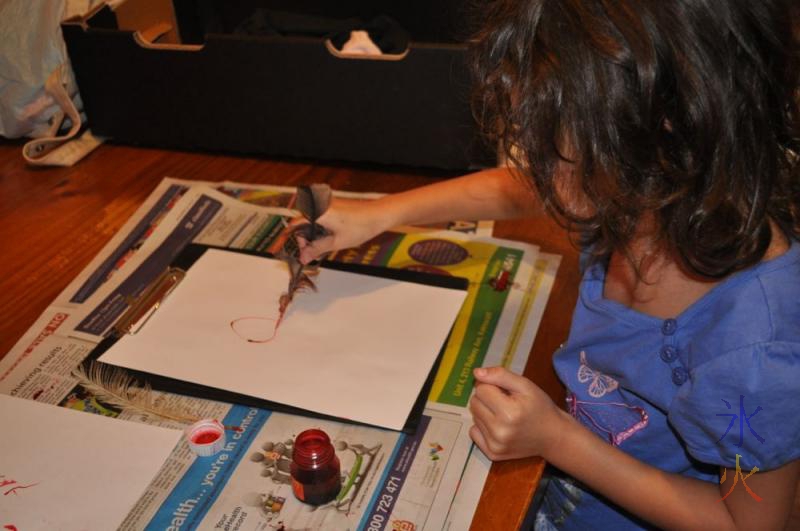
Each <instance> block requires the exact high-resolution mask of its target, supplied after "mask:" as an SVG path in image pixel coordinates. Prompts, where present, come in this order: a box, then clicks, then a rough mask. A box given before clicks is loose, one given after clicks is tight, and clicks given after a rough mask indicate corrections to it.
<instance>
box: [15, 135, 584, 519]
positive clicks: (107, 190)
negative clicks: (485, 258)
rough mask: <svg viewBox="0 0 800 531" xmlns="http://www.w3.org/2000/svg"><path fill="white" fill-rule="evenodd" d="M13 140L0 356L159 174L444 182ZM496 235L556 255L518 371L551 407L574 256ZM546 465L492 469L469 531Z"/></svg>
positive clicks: (543, 236) (513, 510) (523, 490)
mask: <svg viewBox="0 0 800 531" xmlns="http://www.w3.org/2000/svg"><path fill="white" fill-rule="evenodd" d="M20 149H21V143H19V142H8V141H2V140H0V250H1V251H2V260H0V357H2V356H4V355H5V354H6V353H7V352H8V351H9V350H10V349H11V347H12V346H13V345H14V343H16V341H17V340H18V339H19V338H20V336H22V334H23V333H24V332H25V331H26V330H27V329H28V328H29V327H30V326H31V325H32V324H33V322H34V321H35V320H36V318H37V317H38V316H39V315H40V314H41V313H42V312H43V311H44V310H45V308H46V307H47V306H48V305H49V304H50V302H51V301H52V300H53V299H55V297H56V295H58V293H60V292H61V290H63V289H64V288H65V287H66V286H67V284H68V283H69V282H70V281H71V280H72V279H73V278H74V277H75V276H77V275H78V273H79V272H80V271H81V270H82V269H83V268H84V267H86V265H87V264H88V263H89V261H90V260H91V259H92V258H93V257H94V256H95V255H96V254H97V253H98V252H99V251H100V250H101V248H102V247H103V245H105V243H106V242H107V241H108V240H109V239H110V238H111V237H112V236H113V235H114V233H116V232H117V231H118V230H119V228H120V227H121V226H122V225H123V223H124V222H125V221H126V220H127V219H128V218H129V217H130V216H131V215H132V214H133V212H134V211H135V210H136V208H137V207H138V206H139V205H140V204H141V202H142V201H143V200H144V199H145V198H146V197H147V196H148V195H149V194H150V192H151V191H152V190H153V188H154V187H155V186H156V184H157V183H158V182H159V181H160V180H161V179H162V178H163V177H165V176H172V177H178V178H181V179H198V180H207V181H221V180H232V181H238V182H244V183H266V184H283V185H297V184H306V183H314V182H326V183H329V184H330V185H331V186H332V187H334V188H336V189H340V190H351V191H356V192H369V191H372V192H398V191H401V190H405V189H408V188H412V187H416V186H421V185H424V184H427V183H430V182H433V181H435V180H437V179H443V178H447V177H450V176H452V174H444V173H441V172H430V171H423V170H415V169H393V168H381V167H378V168H376V167H369V168H365V167H358V168H356V167H350V166H346V165H332V164H318V163H314V164H310V163H303V162H297V161H276V160H265V159H258V158H244V157H232V156H221V155H215V154H206V153H186V152H177V151H165V150H159V149H140V148H132V147H124V146H113V145H105V146H102V147H100V148H99V149H98V150H97V151H95V152H94V153H92V154H91V155H90V156H89V157H88V158H86V159H85V160H83V161H81V162H80V163H79V164H77V165H76V166H75V167H72V168H52V169H39V168H31V167H28V166H26V164H25V162H24V160H23V159H22V156H21V155H20ZM495 235H496V236H498V237H501V238H508V239H512V240H519V241H524V242H529V243H535V244H538V245H540V246H541V248H542V250H543V251H546V252H551V253H557V254H560V255H562V256H563V260H562V262H561V267H560V268H559V270H558V276H557V277H556V282H555V285H554V287H553V291H552V294H551V295H550V301H549V303H548V305H547V309H546V311H545V313H544V317H543V319H542V323H541V326H540V328H539V333H538V334H537V336H536V341H535V343H534V346H533V351H532V353H531V358H530V361H529V362H528V366H527V368H526V370H525V374H526V375H527V376H528V377H529V378H531V379H532V380H533V381H534V382H536V383H537V384H539V385H540V386H541V387H542V388H543V389H544V390H545V391H547V392H548V393H549V394H550V396H551V397H553V399H554V400H556V401H558V403H562V402H563V397H564V392H563V389H562V387H561V385H560V383H559V382H558V380H557V378H556V376H555V374H554V372H553V369H552V365H551V362H550V359H551V356H552V353H553V352H554V351H555V349H556V348H557V347H558V345H559V344H561V343H562V342H563V341H564V340H565V339H566V337H567V332H568V327H569V321H570V316H571V314H572V308H573V306H574V305H575V300H576V297H577V286H578V280H579V276H578V265H577V253H576V251H575V248H574V247H573V246H572V244H571V243H570V242H569V240H568V238H567V235H566V233H565V232H564V231H563V230H562V229H561V228H559V227H558V226H557V225H556V224H555V223H554V222H552V221H551V220H549V219H548V218H546V217H545V216H544V215H542V214H538V215H536V216H534V217H533V218H531V219H530V220H525V221H524V222H518V221H516V222H499V223H498V224H497V226H496V229H495ZM543 468H544V464H543V462H542V460H541V459H538V458H531V459H523V460H515V461H506V462H501V463H495V464H494V465H493V466H492V470H491V473H490V475H489V478H488V480H487V482H486V485H485V487H484V490H483V495H482V497H481V500H480V504H479V507H478V510H477V512H476V514H475V519H474V520H473V525H472V529H478V530H487V529H490V530H493V529H497V530H513V529H518V528H519V525H520V524H521V522H522V520H523V518H524V517H525V512H526V509H527V507H528V504H529V503H530V500H531V497H532V496H533V493H534V491H535V490H536V486H537V484H538V482H539V478H540V476H541V473H542V470H543Z"/></svg>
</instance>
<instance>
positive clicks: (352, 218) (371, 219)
mask: <svg viewBox="0 0 800 531" xmlns="http://www.w3.org/2000/svg"><path fill="white" fill-rule="evenodd" d="M379 202H380V200H378V201H372V200H364V201H360V200H355V199H340V198H333V200H332V201H331V205H330V207H329V208H328V210H327V211H326V212H325V214H323V215H322V216H320V217H319V219H318V220H317V223H318V224H319V225H322V226H323V227H325V229H326V230H327V231H328V232H329V234H330V235H329V236H325V237H324V238H319V239H317V240H314V241H313V242H309V241H307V240H306V239H305V238H303V237H302V236H299V235H298V236H297V243H298V246H299V248H300V262H301V263H303V264H307V263H309V262H311V261H312V260H317V259H319V258H320V257H321V256H322V255H324V254H326V253H329V252H332V251H337V250H339V249H347V248H350V247H356V246H358V245H360V244H362V243H364V242H365V241H367V240H369V239H370V238H373V237H374V236H377V235H378V234H380V233H381V232H383V231H385V230H388V229H390V228H391V222H390V221H389V219H388V216H386V215H385V213H384V212H382V210H381V209H380V207H378V205H377V204H376V203H379ZM305 223H308V220H306V219H304V218H295V219H293V220H292V222H291V223H290V227H295V226H297V225H302V224H305Z"/></svg>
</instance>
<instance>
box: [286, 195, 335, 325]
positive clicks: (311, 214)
mask: <svg viewBox="0 0 800 531" xmlns="http://www.w3.org/2000/svg"><path fill="white" fill-rule="evenodd" d="M330 203H331V188H330V186H328V185H327V184H312V185H310V186H309V185H302V186H298V187H297V197H296V199H295V207H296V208H297V210H299V211H300V213H301V214H303V217H305V218H306V219H307V220H308V223H302V224H300V225H297V226H295V227H294V228H292V229H291V232H290V233H289V238H288V239H287V240H286V243H285V244H284V246H283V248H282V249H281V251H280V252H279V253H278V258H280V259H281V260H283V261H284V262H286V264H287V265H288V266H289V287H288V288H287V290H286V291H285V292H284V293H283V294H281V296H280V299H279V301H278V320H277V321H276V323H275V329H276V330H277V328H278V326H279V325H280V323H281V321H283V318H284V316H285V315H286V310H287V309H288V308H289V304H291V302H292V301H293V300H294V296H295V295H296V294H297V293H298V292H300V291H303V290H305V289H311V290H314V291H316V289H317V287H316V286H315V285H314V281H313V280H311V277H312V276H314V275H316V274H317V273H318V270H319V268H318V266H317V265H303V264H302V263H300V258H299V254H300V252H299V251H300V249H299V246H298V245H297V236H302V237H303V238H304V239H305V240H306V241H307V242H309V243H311V242H313V241H314V240H316V239H318V238H323V237H325V236H328V235H329V234H330V233H329V232H328V230H327V229H325V227H323V226H322V225H320V224H318V223H317V219H319V217H320V216H321V215H322V214H324V213H325V211H326V210H328V207H329V206H330Z"/></svg>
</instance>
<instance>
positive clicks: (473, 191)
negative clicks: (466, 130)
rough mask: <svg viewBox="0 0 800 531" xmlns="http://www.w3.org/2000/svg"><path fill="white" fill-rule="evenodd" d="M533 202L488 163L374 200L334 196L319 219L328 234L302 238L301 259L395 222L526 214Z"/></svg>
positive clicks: (516, 180) (519, 184) (511, 177)
mask: <svg viewBox="0 0 800 531" xmlns="http://www.w3.org/2000/svg"><path fill="white" fill-rule="evenodd" d="M537 204H538V203H537V201H536V198H535V194H534V193H533V191H532V190H531V189H530V188H529V187H528V186H527V185H526V184H525V183H524V181H523V180H522V178H520V177H517V176H516V175H515V174H514V173H512V171H511V170H509V169H507V168H491V169H488V170H483V171H479V172H477V173H473V174H470V175H465V176H463V177H458V178H455V179H450V180H447V181H441V182H437V183H435V184H431V185H428V186H423V187H421V188H415V189H413V190H409V191H407V192H401V193H398V194H392V195H387V196H384V197H382V198H380V199H377V200H375V201H353V200H343V199H334V200H333V202H332V204H331V208H330V209H328V211H327V212H326V213H325V215H323V216H321V217H320V218H319V220H318V221H319V223H320V224H321V225H322V226H324V227H325V228H326V229H328V230H329V231H330V232H331V233H332V235H331V236H329V237H326V238H321V239H319V240H315V241H314V242H313V243H311V244H308V243H307V242H305V241H301V242H300V247H301V255H300V259H301V260H302V261H303V262H305V263H307V262H309V261H311V260H314V259H316V258H318V257H319V256H320V255H322V254H324V253H327V252H329V251H333V250H337V249H345V248H348V247H354V246H356V245H359V244H361V243H363V242H364V241H366V240H368V239H370V238H372V237H373V236H376V235H378V234H380V233H381V232H384V231H386V230H389V229H391V228H393V227H397V226H400V225H414V224H425V223H436V222H440V221H453V220H457V219H510V218H519V217H525V216H526V215H530V214H531V213H532V209H533V208H536V205H537Z"/></svg>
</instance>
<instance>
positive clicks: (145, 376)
mask: <svg viewBox="0 0 800 531" xmlns="http://www.w3.org/2000/svg"><path fill="white" fill-rule="evenodd" d="M209 249H217V250H221V251H225V252H232V253H241V254H248V255H252V256H259V257H262V258H267V259H272V258H274V257H273V256H272V255H270V254H267V253H260V252H255V251H247V250H240V249H229V248H225V247H215V246H209V245H198V244H189V245H187V246H186V247H185V248H184V249H183V250H182V251H181V253H180V254H179V255H178V256H177V257H176V258H175V260H173V262H172V264H171V265H170V267H169V268H168V269H167V270H166V271H165V272H164V273H163V274H162V275H161V276H160V277H159V279H157V280H156V281H155V282H154V283H153V284H152V285H151V286H150V288H148V289H147V290H146V291H145V292H144V293H143V294H142V295H141V297H139V299H137V301H135V302H134V303H133V304H132V305H131V307H130V308H129V309H128V311H127V312H126V313H125V314H123V315H122V316H121V317H120V319H119V320H118V321H117V324H116V325H115V326H114V327H113V328H112V329H111V331H110V332H109V333H108V334H107V335H106V337H104V338H103V340H102V341H100V343H99V344H98V345H97V346H96V347H95V348H94V349H92V351H91V352H90V353H89V355H88V356H87V357H86V359H85V360H84V361H83V362H82V365H83V366H84V368H86V367H88V365H89V364H91V363H94V364H96V365H101V366H107V367H114V368H118V367H117V366H116V365H108V364H104V363H102V362H99V361H97V359H98V358H99V357H100V356H101V355H103V353H105V352H106V351H107V350H108V349H109V348H111V346H112V345H114V343H116V342H117V341H118V340H119V339H120V338H121V337H122V336H123V335H124V334H126V333H131V332H132V329H134V330H138V329H139V328H141V327H143V326H146V320H147V318H148V317H149V316H150V315H152V313H154V312H155V311H157V308H158V304H159V303H160V302H161V300H163V298H164V297H166V296H167V295H168V294H169V293H170V292H171V291H172V290H173V289H175V288H176V287H177V286H178V284H179V283H180V280H181V279H182V278H183V275H185V273H186V271H188V270H189V269H190V268H191V267H192V265H193V264H194V263H195V262H197V260H199V259H200V257H201V256H203V254H205V252H206V251H207V250H209ZM320 267H322V268H324V269H332V270H336V271H345V272H350V273H359V274H363V275H371V276H378V277H382V278H388V279H392V280H399V281H404V282H413V283H417V284H425V285H429V286H436V287H442V288H449V289H460V290H466V289H467V287H468V285H469V282H468V280H467V279H466V278H461V277H453V276H447V275H436V274H432V273H423V272H420V271H413V270H408V269H393V268H388V267H380V266H370V265H363V264H348V263H342V262H331V261H323V262H321V264H320ZM133 333H135V331H134V332H133ZM449 339H450V335H449V334H448V337H447V339H446V340H445V342H444V344H443V345H442V348H441V349H440V350H439V355H438V356H437V357H436V361H435V362H434V363H433V366H432V367H431V371H430V373H429V374H428V378H427V379H426V380H425V384H424V385H423V386H422V389H421V391H420V393H419V395H418V396H417V400H416V401H415V402H414V406H413V407H412V409H411V412H410V413H409V415H408V418H407V419H406V423H405V425H404V426H403V429H402V430H401V431H402V432H403V433H409V434H413V433H414V432H415V431H416V429H417V426H418V425H419V421H420V418H421V416H422V412H423V410H424V409H425V404H426V402H427V400H428V394H429V393H430V390H431V387H432V386H433V381H434V379H435V377H436V373H437V372H438V370H439V365H440V363H441V360H442V356H443V354H444V350H445V347H446V346H447V342H448V340H449ZM124 370H125V371H126V372H127V373H129V374H130V375H131V376H133V377H134V378H136V379H137V380H139V382H140V383H141V384H144V383H146V384H149V385H150V386H151V387H152V388H153V389H156V390H159V391H167V392H170V393H176V394H182V395H187V396H192V397H197V398H205V399H209V400H217V401H220V402H228V403H231V404H239V405H244V406H250V407H257V408H261V409H268V410H270V411H279V412H282V413H289V414H292V415H300V416H305V417H313V418H317V419H324V420H333V421H337V422H347V423H351V424H362V425H366V424H363V423H360V422H355V421H353V420H350V419H346V418H341V417H335V416H331V415H325V414H321V413H317V412H314V411H309V410H307V409H302V408H298V407H294V406H289V405H286V404H281V403H280V402H274V401H270V400H265V399H262V398H255V397H252V396H249V395H243V394H240V393H235V392H233V391H226V390H223V389H218V388H216V387H210V386H205V385H201V384H197V383H193V382H187V381H184V380H178V379H175V378H168V377H166V376H161V375H157V374H151V373H147V372H142V371H136V370H132V369H127V368H125V369H124ZM370 426H371V425H370ZM382 429H385V428H382Z"/></svg>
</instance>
